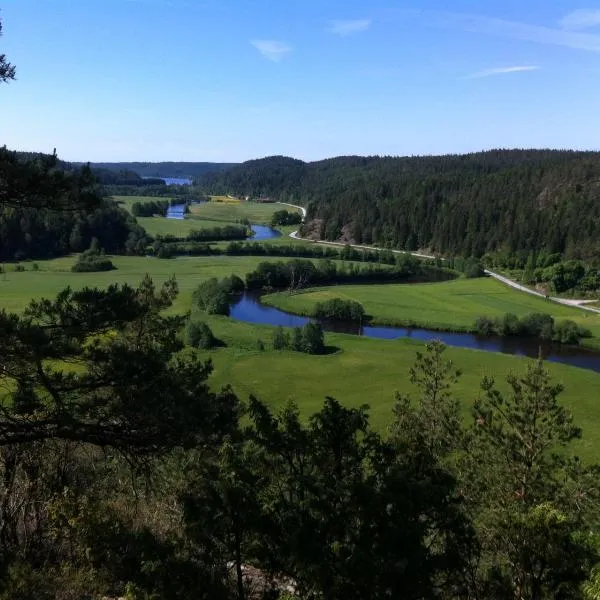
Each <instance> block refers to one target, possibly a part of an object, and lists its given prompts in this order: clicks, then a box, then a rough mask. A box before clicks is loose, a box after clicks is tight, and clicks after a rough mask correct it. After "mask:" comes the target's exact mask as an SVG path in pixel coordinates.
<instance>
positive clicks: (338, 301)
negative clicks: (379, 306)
mask: <svg viewBox="0 0 600 600" xmlns="http://www.w3.org/2000/svg"><path fill="white" fill-rule="evenodd" d="M314 316H315V317H317V318H318V319H335V320H338V321H358V322H362V321H363V320H364V319H365V309H364V307H363V305H362V304H361V303H360V302H357V301H356V300H343V299H342V298H331V299H330V300H324V301H323V302H317V304H316V306H315V312H314Z"/></svg>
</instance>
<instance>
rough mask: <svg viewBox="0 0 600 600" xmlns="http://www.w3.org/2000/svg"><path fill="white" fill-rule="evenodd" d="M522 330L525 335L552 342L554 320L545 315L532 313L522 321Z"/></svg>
mask: <svg viewBox="0 0 600 600" xmlns="http://www.w3.org/2000/svg"><path fill="white" fill-rule="evenodd" d="M521 329H522V332H523V335H527V336H530V337H537V338H539V339H541V340H551V339H552V331H553V329H554V319H553V318H552V317H551V316H550V315H547V314H544V313H531V314H529V315H527V316H525V317H523V318H522V319H521Z"/></svg>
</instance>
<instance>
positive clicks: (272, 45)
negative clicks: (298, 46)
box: [250, 40, 292, 62]
mask: <svg viewBox="0 0 600 600" xmlns="http://www.w3.org/2000/svg"><path fill="white" fill-rule="evenodd" d="M250 43H251V44H252V45H253V46H254V47H255V48H256V49H257V50H258V51H259V52H260V53H261V54H262V55H263V56H264V57H265V58H268V59H269V60H272V61H273V62H279V61H280V60H281V59H282V58H283V57H284V56H285V55H286V54H288V53H289V52H291V51H292V47H291V46H288V45H287V44H285V43H283V42H279V41H277V40H250Z"/></svg>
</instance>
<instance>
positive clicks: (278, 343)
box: [273, 321, 326, 354]
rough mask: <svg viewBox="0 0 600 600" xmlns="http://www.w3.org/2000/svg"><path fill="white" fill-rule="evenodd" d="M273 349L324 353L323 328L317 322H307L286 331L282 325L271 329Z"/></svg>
mask: <svg viewBox="0 0 600 600" xmlns="http://www.w3.org/2000/svg"><path fill="white" fill-rule="evenodd" d="M273 350H293V351H294V352H304V353H305V354H325V352H326V348H325V340H324V335H323V328H322V327H321V325H319V323H313V322H312V321H310V322H308V323H307V324H306V325H304V326H302V327H294V328H293V329H292V330H291V333H288V332H287V331H285V330H284V329H283V327H277V328H275V330H274V331H273Z"/></svg>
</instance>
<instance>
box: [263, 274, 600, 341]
mask: <svg viewBox="0 0 600 600" xmlns="http://www.w3.org/2000/svg"><path fill="white" fill-rule="evenodd" d="M329 298H343V299H348V300H356V301H358V302H360V303H361V304H362V305H363V306H364V308H365V311H366V312H367V314H369V315H371V316H372V317H373V322H374V323H377V324H380V325H386V324H387V325H394V324H397V325H417V326H422V327H432V328H436V329H449V330H454V331H469V330H471V329H472V327H473V323H474V321H475V319H476V318H477V317H478V316H481V315H486V316H490V317H499V316H502V315H504V314H505V313H514V314H516V315H518V316H524V315H526V314H528V313H532V312H541V313H548V314H550V315H552V316H553V317H554V319H556V320H561V319H571V320H573V321H576V322H577V323H579V324H580V325H582V326H584V327H587V328H588V329H590V330H591V331H592V333H593V335H594V338H590V339H586V340H583V343H584V344H586V345H589V346H590V347H600V315H595V314H593V313H589V312H586V311H583V310H581V309H577V308H570V307H568V306H562V305H560V304H555V303H553V302H549V301H547V300H544V299H543V298H538V297H535V296H529V295H527V294H524V293H522V292H518V291H516V290H513V289H511V288H509V287H508V286H505V285H503V284H502V283H500V282H498V281H496V280H494V279H491V278H481V279H456V280H453V281H445V282H442V283H426V284H416V285H411V284H409V285H406V284H398V285H369V286H365V285H354V286H335V287H327V288H316V289H313V290H307V291H305V292H303V293H300V294H294V295H290V294H286V293H278V294H271V295H269V296H264V297H263V302H264V303H265V304H270V305H272V306H276V307H278V308H281V309H283V310H287V311H289V312H295V313H299V314H307V315H311V314H313V311H314V307H315V304H316V303H317V302H320V301H323V300H327V299H329Z"/></svg>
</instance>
